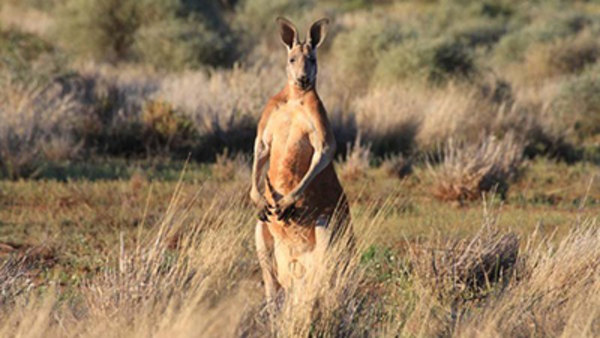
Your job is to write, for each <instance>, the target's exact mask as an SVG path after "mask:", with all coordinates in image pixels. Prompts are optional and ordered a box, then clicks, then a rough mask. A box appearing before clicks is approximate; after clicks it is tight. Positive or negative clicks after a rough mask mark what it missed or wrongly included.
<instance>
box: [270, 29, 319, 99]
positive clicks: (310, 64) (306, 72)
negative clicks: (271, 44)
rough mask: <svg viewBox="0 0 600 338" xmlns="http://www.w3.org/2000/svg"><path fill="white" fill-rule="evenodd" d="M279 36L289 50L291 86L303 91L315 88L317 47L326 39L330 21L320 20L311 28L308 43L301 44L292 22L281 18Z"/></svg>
mask: <svg viewBox="0 0 600 338" xmlns="http://www.w3.org/2000/svg"><path fill="white" fill-rule="evenodd" d="M277 23H278V24H279V34H280V36H281V41H282V42H283V44H284V45H285V47H286V48H287V52H288V58H287V67H286V71H287V77H288V82H289V83H290V85H293V86H296V87H298V88H300V89H302V90H308V89H311V88H314V86H315V82H316V79H317V47H319V46H320V45H321V43H322V42H323V40H324V39H325V34H326V29H327V24H328V23H329V19H326V18H324V19H320V20H317V21H315V22H313V24H312V25H311V26H310V29H309V30H308V33H307V34H306V41H305V42H300V39H299V37H298V31H297V30H296V27H295V26H294V24H293V23H292V22H290V21H289V20H287V19H285V18H282V17H279V18H277Z"/></svg>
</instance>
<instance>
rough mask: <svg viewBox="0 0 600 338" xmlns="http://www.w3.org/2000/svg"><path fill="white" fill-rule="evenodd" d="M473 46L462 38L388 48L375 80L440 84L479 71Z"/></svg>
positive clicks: (412, 43) (410, 43) (414, 42)
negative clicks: (411, 80) (409, 80)
mask: <svg viewBox="0 0 600 338" xmlns="http://www.w3.org/2000/svg"><path fill="white" fill-rule="evenodd" d="M476 72H477V67H476V64H475V59H474V56H473V52H472V49H471V48H469V47H468V46H467V45H466V44H464V43H462V42H461V41H459V40H439V41H436V40H434V41H429V42H428V43H421V44H419V43H417V41H411V42H407V43H404V44H401V45H397V46H395V47H394V48H392V49H390V50H388V51H386V52H385V53H384V54H383V56H382V57H381V58H380V59H379V62H378V63H377V66H376V68H375V78H374V81H378V82H379V81H382V82H383V83H393V82H395V81H398V80H403V79H413V80H417V81H421V82H423V81H428V82H429V83H432V84H441V83H444V82H446V81H448V80H450V79H466V78H469V77H471V76H472V75H474V74H476Z"/></svg>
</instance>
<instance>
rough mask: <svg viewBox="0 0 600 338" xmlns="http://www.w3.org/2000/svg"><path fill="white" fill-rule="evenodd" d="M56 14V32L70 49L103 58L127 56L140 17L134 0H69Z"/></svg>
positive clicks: (109, 59) (139, 23)
mask: <svg viewBox="0 0 600 338" xmlns="http://www.w3.org/2000/svg"><path fill="white" fill-rule="evenodd" d="M56 17H57V35H58V37H59V38H60V39H61V40H62V41H63V43H64V44H65V45H66V46H67V47H68V48H69V49H70V50H71V51H72V52H74V53H76V54H80V55H83V56H87V57H94V58H96V59H99V60H106V61H118V60H123V59H125V58H127V57H130V56H131V53H132V50H131V47H132V45H133V43H134V35H135V32H136V31H137V29H138V28H139V27H140V25H141V20H142V18H141V16H140V12H139V4H138V3H137V2H136V1H134V0H99V1H90V0H69V1H67V2H66V3H65V4H64V5H63V6H61V7H60V8H59V9H58V12H57V15H56Z"/></svg>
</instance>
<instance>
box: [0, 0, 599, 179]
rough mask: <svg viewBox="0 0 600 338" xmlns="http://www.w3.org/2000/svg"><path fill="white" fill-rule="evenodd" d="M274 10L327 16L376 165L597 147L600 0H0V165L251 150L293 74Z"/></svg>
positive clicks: (336, 95) (354, 128)
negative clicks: (485, 150) (482, 147)
mask: <svg viewBox="0 0 600 338" xmlns="http://www.w3.org/2000/svg"><path fill="white" fill-rule="evenodd" d="M278 15H285V16H287V17H289V18H291V19H292V20H293V21H294V22H296V23H297V24H298V27H299V29H300V31H301V34H302V35H303V34H304V32H305V30H306V28H307V25H308V24H309V23H310V22H311V21H312V20H314V19H317V18H319V17H322V16H328V17H330V18H332V20H333V21H332V22H333V24H332V25H331V27H330V32H329V35H328V38H327V41H326V43H325V44H324V46H323V47H322V48H321V50H320V52H319V61H320V76H319V84H320V85H319V91H320V93H321V96H322V98H323V100H324V102H325V105H326V107H327V108H328V111H329V114H330V119H332V121H333V124H334V127H335V130H336V135H337V140H338V143H339V144H340V147H339V148H340V151H339V155H340V157H341V158H345V157H346V156H348V155H349V154H350V153H349V151H350V150H352V149H351V147H350V145H351V144H355V143H356V141H357V139H358V138H359V142H360V143H361V146H364V147H366V148H367V150H368V156H362V157H360V156H359V157H358V158H363V159H365V161H368V162H369V163H368V164H370V165H373V164H378V163H382V162H384V160H385V159H386V158H389V157H390V156H392V157H393V156H403V157H410V158H423V156H422V155H425V156H426V157H431V156H432V154H437V155H435V156H433V157H443V156H442V155H443V153H444V151H443V150H442V149H444V146H445V145H447V144H448V141H449V140H450V139H452V140H455V141H457V142H456V143H457V144H458V143H461V142H463V143H465V144H467V143H468V144H482V143H485V140H486V139H487V138H488V137H489V136H493V137H496V138H499V139H504V138H505V137H507V136H506V135H510V137H511V138H515V139H516V140H514V141H515V142H517V143H518V144H519V145H520V147H521V150H522V153H523V154H524V155H525V156H526V157H535V156H548V157H551V158H554V159H557V160H563V161H567V162H569V163H572V162H576V161H581V160H586V161H592V162H596V163H598V161H599V158H600V155H599V153H600V151H599V150H598V149H599V147H600V146H599V144H600V143H599V142H600V95H598V94H599V90H600V63H599V62H598V59H599V58H600V41H599V40H598V34H599V33H600V3H598V2H596V1H560V0H551V1H526V2H525V1H512V0H488V1H471V0H437V1H436V0H431V1H408V0H407V1H392V0H351V1H342V0H326V1H290V0H275V1H267V0H206V1H199V0H197V1H195V0H98V1H92V0H46V1H41V0H26V1H17V0H3V1H2V8H1V11H0V23H1V25H0V29H1V30H0V75H1V76H0V81H1V82H2V86H1V88H2V89H1V93H0V96H2V100H1V103H0V120H2V124H1V125H0V175H2V176H4V177H10V178H18V177H35V176H36V175H40V170H42V171H43V168H44V167H45V166H46V165H47V164H48V163H56V162H61V161H63V162H64V161H81V160H86V159H90V158H93V157H97V156H101V157H102V156H117V157H126V158H147V157H155V156H162V157H169V158H175V159H178V158H185V157H187V156H188V155H189V154H191V158H192V159H193V160H198V161H214V160H215V159H216V156H217V155H218V154H221V153H223V151H224V150H225V149H228V150H229V152H230V153H231V154H234V153H238V152H249V151H250V150H251V149H250V146H249V145H250V144H252V142H251V141H252V139H253V137H254V129H255V125H256V121H257V118H258V117H259V116H260V112H261V109H262V107H263V106H264V104H265V102H266V100H267V99H268V97H269V96H271V95H273V94H274V93H276V92H277V91H278V90H279V89H280V88H281V87H282V86H283V85H284V76H285V75H284V74H285V72H284V63H285V58H284V53H285V51H284V49H283V47H282V46H281V44H280V43H279V41H278V38H277V36H276V31H277V29H276V26H275V23H274V18H275V17H277V16H278ZM355 148H356V147H355ZM438 155H439V156H438ZM355 157H356V156H355Z"/></svg>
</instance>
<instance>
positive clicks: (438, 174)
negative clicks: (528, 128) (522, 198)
mask: <svg viewBox="0 0 600 338" xmlns="http://www.w3.org/2000/svg"><path fill="white" fill-rule="evenodd" d="M522 154H523V147H522V145H521V144H520V143H519V142H518V141H516V140H515V138H514V137H512V136H511V135H506V136H505V137H504V139H502V140H498V139H496V138H495V137H493V136H489V137H487V138H484V139H483V140H482V141H481V142H480V143H478V144H470V145H469V144H457V143H456V142H454V141H453V140H452V139H450V141H449V142H448V144H447V145H446V146H445V147H444V149H443V151H442V152H441V154H440V156H441V157H442V162H441V163H440V164H439V165H437V166H434V165H433V164H432V163H431V162H429V163H428V171H427V172H428V174H429V176H430V178H431V180H432V182H433V194H434V196H435V197H437V198H439V199H440V200H444V201H459V202H463V201H466V200H475V199H478V198H480V197H481V195H482V193H483V192H486V191H492V190H493V191H495V192H498V193H500V195H501V196H503V197H504V196H505V195H506V192H507V190H508V186H509V183H510V181H511V180H513V179H515V178H516V176H517V174H518V173H519V169H520V167H521V164H522Z"/></svg>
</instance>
